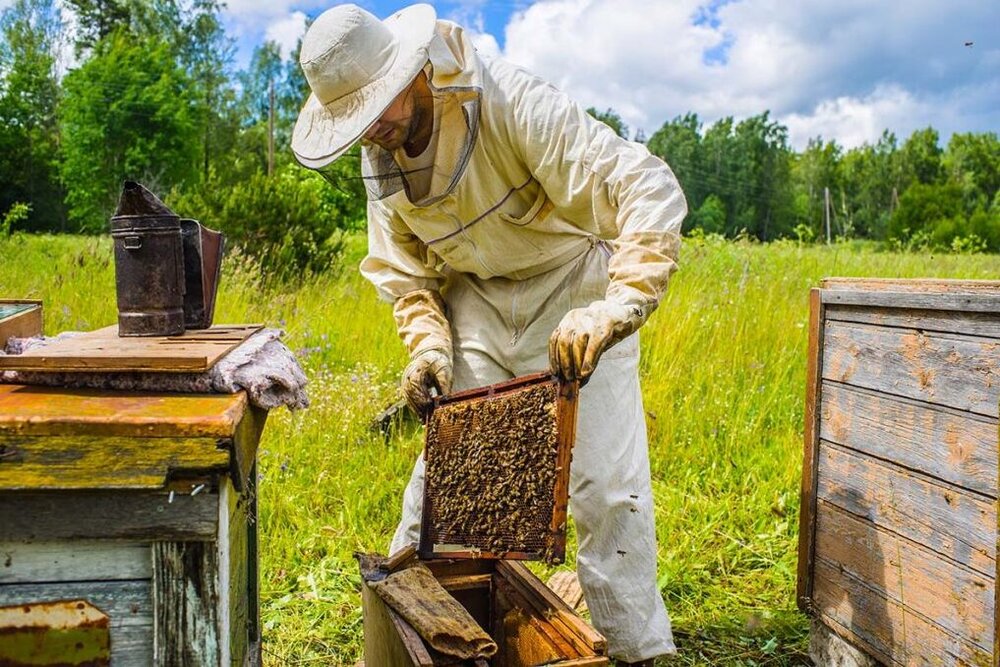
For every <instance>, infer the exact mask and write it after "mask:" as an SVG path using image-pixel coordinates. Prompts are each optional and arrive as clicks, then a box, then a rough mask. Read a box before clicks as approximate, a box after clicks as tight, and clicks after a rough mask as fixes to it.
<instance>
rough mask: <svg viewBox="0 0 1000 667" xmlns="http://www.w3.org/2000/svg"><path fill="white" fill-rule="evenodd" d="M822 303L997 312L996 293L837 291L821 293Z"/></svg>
mask: <svg viewBox="0 0 1000 667" xmlns="http://www.w3.org/2000/svg"><path fill="white" fill-rule="evenodd" d="M823 303H825V304H828V305H833V304H841V305H850V306H866V307H870V308H918V309H925V310H950V311H959V312H969V313H996V312H1000V294H997V293H981V294H966V293H920V292H897V291H890V290H886V291H871V292H867V291H857V292H854V291H846V290H844V291H837V290H823Z"/></svg>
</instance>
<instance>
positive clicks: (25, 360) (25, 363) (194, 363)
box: [0, 324, 261, 373]
mask: <svg viewBox="0 0 1000 667" xmlns="http://www.w3.org/2000/svg"><path fill="white" fill-rule="evenodd" d="M260 329H261V325H258V324H253V325H216V326H213V327H212V328H211V329H201V330H197V331H188V332H185V333H184V334H182V335H179V336H150V337H144V336H127V337H119V336H118V326H117V325H112V326H110V327H105V328H103V329H98V330H96V331H89V332H86V333H84V334H81V335H80V336H74V337H72V338H65V339H63V340H58V341H54V342H52V343H50V344H48V345H46V346H44V347H39V348H35V349H33V350H28V351H26V352H24V353H23V354H18V355H10V356H4V357H0V369H3V370H17V371H38V372H76V371H98V372H115V373H121V372H158V373H204V372H205V371H208V370H209V369H210V368H212V366H214V365H215V364H216V362H218V361H219V359H221V358H222V357H224V356H225V355H227V354H228V353H229V352H231V351H232V350H233V349H234V348H236V347H237V346H238V345H239V344H240V343H242V342H243V341H244V340H246V339H247V338H249V337H250V336H251V335H253V334H254V333H256V332H257V331H260Z"/></svg>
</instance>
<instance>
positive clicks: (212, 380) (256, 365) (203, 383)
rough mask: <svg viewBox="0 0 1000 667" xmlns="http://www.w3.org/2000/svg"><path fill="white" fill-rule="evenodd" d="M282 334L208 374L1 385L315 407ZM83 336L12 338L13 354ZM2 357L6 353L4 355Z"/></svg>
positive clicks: (69, 377)
mask: <svg viewBox="0 0 1000 667" xmlns="http://www.w3.org/2000/svg"><path fill="white" fill-rule="evenodd" d="M281 333H282V332H281V331H280V330H278V329H262V330H260V331H258V332H257V333H255V334H253V335H252V336H250V337H249V338H247V339H246V340H245V341H243V343H241V344H240V345H239V346H238V347H236V348H235V349H233V350H232V351H231V352H229V354H227V355H226V356H224V357H223V358H222V359H220V360H219V362H218V363H217V364H215V365H214V366H212V368H210V369H209V370H208V371H206V372H204V373H77V372H74V373H37V372H27V371H3V372H0V383H9V384H35V385H45V386H50V387H71V388H75V389H81V388H86V389H118V390H124V391H170V392H181V393H220V394H235V393H236V392H238V391H246V393H247V397H248V398H249V399H250V402H251V403H252V404H253V405H255V406H257V407H259V408H264V409H265V410H273V409H274V408H277V407H280V406H282V405H286V406H288V408H289V409H291V410H298V409H301V408H307V407H309V397H308V396H307V395H306V375H305V373H304V372H303V371H302V367H301V366H299V362H298V361H297V360H296V359H295V355H294V354H293V353H292V351H291V350H289V349H288V347H287V346H286V345H285V344H284V343H282V342H281ZM75 335H79V334H77V333H75V332H64V333H61V334H59V335H58V336H54V337H35V338H12V339H10V340H9V341H8V342H7V350H6V353H7V354H21V353H23V352H25V351H27V350H31V349H35V348H39V347H44V346H46V345H48V344H50V343H53V342H55V341H57V340H62V339H64V338H71V337H73V336H75ZM0 354H4V351H2V350H0Z"/></svg>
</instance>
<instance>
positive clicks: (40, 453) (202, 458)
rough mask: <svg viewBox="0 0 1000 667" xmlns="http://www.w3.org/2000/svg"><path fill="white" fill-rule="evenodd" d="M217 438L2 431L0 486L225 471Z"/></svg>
mask: <svg viewBox="0 0 1000 667" xmlns="http://www.w3.org/2000/svg"><path fill="white" fill-rule="evenodd" d="M229 459H230V452H229V446H228V441H227V440H225V439H217V438H156V439H155V440H153V441H151V440H150V439H149V438H128V437H115V436H110V437H99V436H6V437H3V438H2V440H0V490H2V491H64V490H86V489H162V488H164V487H165V486H166V485H167V482H168V481H171V480H178V479H183V478H192V477H200V476H204V475H212V474H225V473H227V472H229Z"/></svg>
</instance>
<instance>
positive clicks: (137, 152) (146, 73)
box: [60, 32, 200, 231]
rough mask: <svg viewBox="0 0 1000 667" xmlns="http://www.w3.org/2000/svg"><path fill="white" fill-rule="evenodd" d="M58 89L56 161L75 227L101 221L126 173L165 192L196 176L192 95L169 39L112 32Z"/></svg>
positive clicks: (196, 136)
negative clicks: (58, 159) (62, 89)
mask: <svg viewBox="0 0 1000 667" xmlns="http://www.w3.org/2000/svg"><path fill="white" fill-rule="evenodd" d="M64 87H65V100H64V102H63V107H62V134H63V147H62V163H61V165H60V167H61V176H62V181H63V183H64V184H65V186H66V190H67V197H66V201H67V204H68V206H69V214H70V219H71V220H72V222H73V223H74V224H75V225H76V227H77V228H78V229H81V230H90V231H95V230H99V229H103V228H104V227H105V226H106V224H107V219H108V215H109V214H110V213H111V212H112V210H113V207H114V204H115V201H116V199H117V194H118V189H119V188H120V186H121V183H122V181H123V180H124V179H126V178H131V179H136V180H139V181H142V182H143V183H144V184H146V185H147V186H148V187H150V188H151V189H152V190H153V191H155V192H165V191H166V190H168V189H169V188H170V187H172V186H174V185H178V184H184V183H186V182H191V181H192V180H193V179H194V178H195V177H196V176H195V175H196V174H198V169H197V165H198V158H199V153H200V151H199V146H200V143H199V139H200V136H199V133H198V125H197V122H196V120H197V119H196V118H194V115H195V113H196V111H195V110H196V109H197V100H195V99H192V96H191V91H192V86H191V83H190V79H189V77H188V75H187V74H186V72H185V71H184V70H183V69H182V68H181V67H180V66H178V64H177V63H176V61H175V59H174V54H173V52H172V49H171V46H170V45H169V44H168V43H167V42H165V41H163V40H162V39H157V38H155V37H144V38H136V37H134V36H130V35H127V34H126V33H125V32H116V33H114V34H112V35H111V36H109V37H108V38H107V39H106V40H105V42H103V43H102V45H101V48H100V49H99V50H98V51H97V52H95V53H94V55H92V56H91V58H90V59H89V60H87V61H86V62H85V63H84V64H83V65H82V66H80V67H79V68H78V69H75V70H73V71H71V72H70V73H69V74H67V75H66V78H65V81H64Z"/></svg>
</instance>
